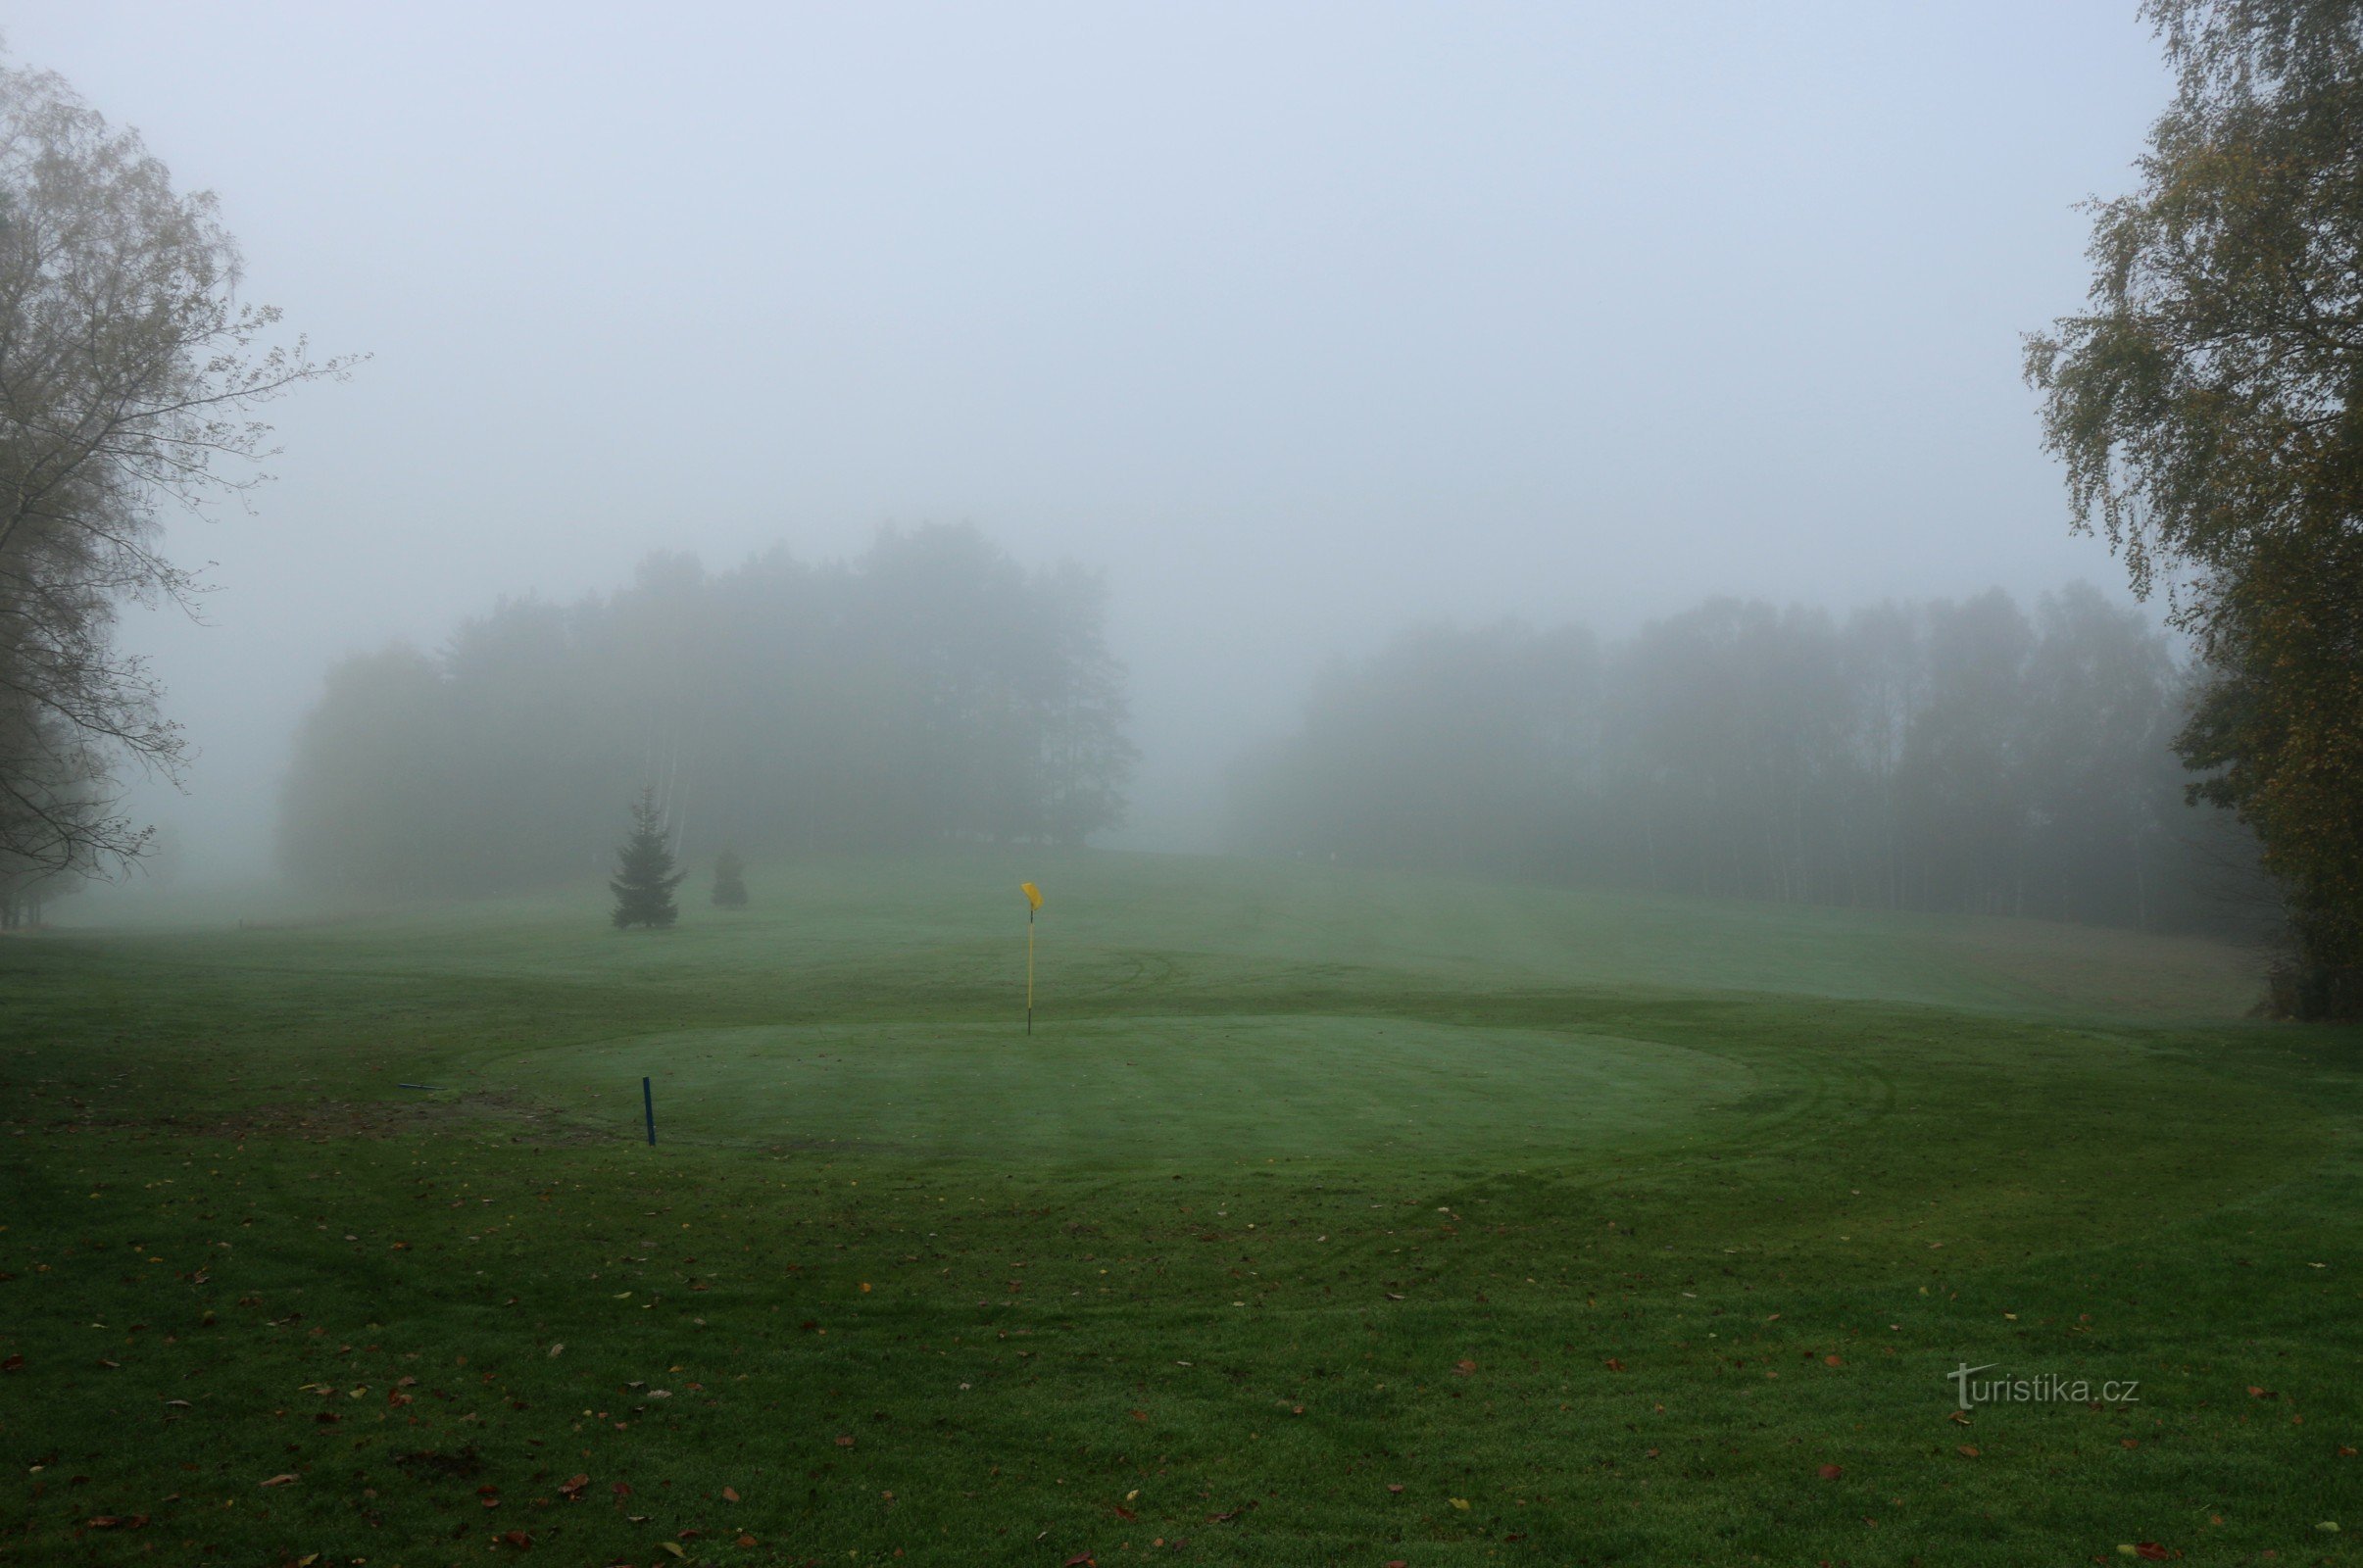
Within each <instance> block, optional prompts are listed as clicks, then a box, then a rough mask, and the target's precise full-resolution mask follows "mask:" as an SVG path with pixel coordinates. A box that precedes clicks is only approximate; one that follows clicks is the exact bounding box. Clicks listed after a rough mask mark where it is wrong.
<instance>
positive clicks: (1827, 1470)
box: [1813, 1464, 1846, 1481]
mask: <svg viewBox="0 0 2363 1568" xmlns="http://www.w3.org/2000/svg"><path fill="white" fill-rule="evenodd" d="M1813 1473H1814V1474H1815V1475H1817V1476H1819V1477H1821V1478H1822V1479H1823V1480H1824V1481H1836V1480H1837V1479H1838V1478H1839V1477H1840V1476H1843V1475H1845V1474H1846V1469H1845V1467H1844V1466H1841V1465H1835V1464H1825V1465H1823V1466H1822V1467H1821V1468H1820V1469H1819V1470H1816V1471H1814V1472H1813Z"/></svg>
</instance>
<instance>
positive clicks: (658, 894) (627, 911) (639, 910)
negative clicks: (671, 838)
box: [608, 786, 682, 931]
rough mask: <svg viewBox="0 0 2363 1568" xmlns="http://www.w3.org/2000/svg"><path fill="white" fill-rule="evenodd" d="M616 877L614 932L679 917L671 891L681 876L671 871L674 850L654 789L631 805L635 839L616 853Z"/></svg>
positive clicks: (664, 923)
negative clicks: (670, 845)
mask: <svg viewBox="0 0 2363 1568" xmlns="http://www.w3.org/2000/svg"><path fill="white" fill-rule="evenodd" d="M615 861H616V865H615V878H614V880H612V881H610V882H609V883H608V887H609V888H610V889H612V890H613V891H614V893H615V929H616V930H618V931H621V930H623V929H625V928H626V927H629V926H635V925H642V926H648V927H650V928H652V929H653V928H655V927H658V926H667V925H670V924H672V923H673V921H674V920H676V919H678V918H679V917H680V913H681V911H680V909H679V907H676V906H675V905H674V904H673V902H672V890H673V889H674V888H675V887H677V886H679V885H680V881H681V876H682V873H681V872H678V871H675V870H674V869H673V868H672V851H671V850H670V849H668V848H666V847H665V813H664V812H663V811H662V810H661V809H659V808H658V806H657V792H656V790H655V788H654V787H653V786H652V787H650V788H648V789H644V790H642V791H641V792H640V799H638V800H637V801H635V802H633V803H632V836H631V837H630V838H628V839H625V840H624V841H623V843H622V844H621V845H619V846H618V847H617V848H616V851H615Z"/></svg>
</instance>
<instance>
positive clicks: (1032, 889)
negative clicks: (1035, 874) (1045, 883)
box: [1017, 882, 1042, 909]
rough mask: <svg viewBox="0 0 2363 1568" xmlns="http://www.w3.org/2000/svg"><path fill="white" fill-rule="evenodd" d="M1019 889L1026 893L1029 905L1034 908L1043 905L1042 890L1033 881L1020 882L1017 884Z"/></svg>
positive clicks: (1027, 904)
mask: <svg viewBox="0 0 2363 1568" xmlns="http://www.w3.org/2000/svg"><path fill="white" fill-rule="evenodd" d="M1017 891H1018V892H1020V893H1022V894H1024V895H1025V902H1026V907H1029V908H1034V909H1039V908H1041V907H1042V890H1041V889H1040V888H1038V887H1036V886H1034V884H1033V883H1031V882H1020V883H1018V884H1017Z"/></svg>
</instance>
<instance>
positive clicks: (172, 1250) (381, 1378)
mask: <svg viewBox="0 0 2363 1568" xmlns="http://www.w3.org/2000/svg"><path fill="white" fill-rule="evenodd" d="M1021 877H1032V878H1034V879H1036V880H1038V881H1040V882H1041V883H1042V884H1043V885H1044V888H1045V890H1046V891H1047V893H1048V894H1049V897H1050V904H1049V906H1048V907H1047V908H1046V909H1045V911H1044V913H1043V917H1042V924H1041V926H1040V928H1039V931H1040V936H1041V944H1042V945H1041V986H1040V1002H1041V1006H1040V1009H1039V1011H1038V1014H1037V1022H1036V1027H1035V1032H1034V1033H1033V1034H1032V1035H1031V1036H1030V1037H1029V1036H1028V1035H1027V1034H1026V1033H1025V1032H1024V1028H1023V969H1022V963H1023V940H1024V921H1023V906H1022V904H1021V902H1020V901H1019V899H1018V897H1017V891H1016V884H1017V882H1018V880H1019V879H1020V878H1021ZM749 880H750V882H751V884H752V885H753V886H754V888H755V890H756V892H755V896H756V905H755V907H752V908H750V909H748V910H746V911H744V912H743V913H736V914H723V913H720V912H717V911H713V910H710V909H706V908H703V907H692V908H690V909H689V910H688V911H687V912H686V914H685V915H684V920H683V924H682V925H681V926H680V927H679V928H677V929H675V930H673V931H670V932H665V933H658V934H630V935H618V934H616V933H615V932H613V931H611V930H609V929H607V928H606V926H605V924H604V921H603V908H602V898H601V894H600V890H599V889H597V888H596V887H587V888H584V889H582V890H579V891H578V892H575V893H570V894H566V895H554V896H551V897H548V898H542V899H534V900H517V901H507V902H501V903H488V904H482V905H475V906H445V907H422V908H417V909H397V910H376V911H367V912H366V913H365V914H363V915H361V916H358V917H350V916H343V917H337V918H333V919H331V918H325V917H315V918H309V919H306V918H299V917H297V916H295V915H291V914H289V913H288V912H286V911H283V910H280V911H266V910H264V909H262V907H260V906H257V907H255V908H254V910H252V911H251V917H252V918H253V919H255V920H256V921H258V922H259V921H260V920H261V919H262V918H263V917H264V915H265V914H267V913H268V914H270V915H271V925H270V927H269V928H249V929H238V928H237V927H236V924H235V922H236V921H237V920H238V919H239V918H240V917H241V916H247V915H249V914H250V911H249V910H247V909H242V908H236V907H216V908H214V909H212V910H209V911H208V915H209V919H210V924H207V925H202V926H199V925H182V926H167V925H158V926H155V927H153V928H150V929H143V930H120V931H100V930H89V931H84V932H78V933H77V932H65V931H61V932H51V933H45V934H40V935H35V936H28V937H25V938H23V939H12V940H10V941H7V942H6V943H4V944H0V992H4V995H5V1004H6V1010H5V1012H4V1013H0V1018H4V1019H5V1023H4V1024H0V1030H4V1031H5V1032H4V1033H0V1085H4V1086H5V1088H6V1091H7V1096H8V1099H7V1107H8V1108H7V1112H6V1118H7V1119H6V1125H5V1127H4V1128H0V1179H4V1180H5V1184H6V1186H5V1191H4V1192H0V1197H4V1198H5V1214H4V1215H0V1222H4V1227H5V1228H0V1363H5V1365H6V1366H7V1368H8V1370H6V1371H5V1372H0V1444H4V1445H5V1451H6V1453H7V1455H8V1456H9V1457H10V1459H11V1461H12V1462H13V1463H15V1464H16V1465H17V1467H18V1468H17V1471H16V1472H15V1474H14V1477H13V1478H12V1479H10V1480H9V1481H7V1482H6V1483H5V1484H4V1485H0V1560H23V1561H25V1562H34V1561H40V1562H53V1561H95V1562H108V1563H113V1562H123V1563H128V1562H173V1563H179V1562H188V1563H222V1564H232V1563H234V1564H274V1565H275V1564H280V1563H296V1562H304V1561H306V1560H307V1559H311V1561H312V1563H313V1568H327V1565H331V1564H337V1565H349V1564H354V1563H356V1562H359V1561H363V1560H366V1562H367V1564H369V1565H373V1568H387V1565H394V1564H400V1565H406V1568H420V1565H424V1564H436V1563H463V1562H467V1563H475V1562H486V1561H496V1560H501V1559H503V1558H505V1557H508V1556H513V1555H517V1554H519V1553H529V1554H530V1560H533V1561H548V1562H564V1563H584V1564H609V1563H630V1564H634V1565H638V1568H646V1565H648V1564H670V1563H676V1562H683V1561H695V1562H706V1563H714V1564H734V1563H745V1564H784V1563H808V1562H810V1563H832V1562H833V1563H854V1562H867V1561H872V1560H877V1559H884V1560H887V1561H894V1560H896V1559H897V1558H898V1557H899V1558H900V1560H902V1561H905V1562H934V1563H972V1562H1007V1563H1027V1564H1037V1563H1039V1564H1050V1565H1063V1564H1067V1563H1069V1562H1073V1561H1075V1560H1077V1559H1079V1558H1089V1559H1090V1560H1092V1561H1095V1562H1097V1563H1099V1564H1103V1565H1106V1564H1112V1563H1120V1562H1124V1561H1127V1560H1131V1559H1134V1558H1139V1559H1142V1560H1145V1561H1162V1560H1166V1559H1168V1558H1169V1559H1171V1560H1175V1561H1180V1562H1193V1561H1195V1562H1224V1563H1248V1564H1262V1563H1276V1564H1295V1563H1304V1564H1313V1563H1324V1564H1325V1563H1363V1564H1369V1565H1371V1568H1379V1565H1383V1564H1386V1563H1389V1562H1393V1561H1397V1560H1401V1561H1403V1562H1404V1563H1407V1564H1414V1565H1417V1564H1444V1563H1470V1564H1475V1563H1484V1562H1496V1561H1499V1562H1502V1563H1516V1562H1534V1563H1553V1564H1556V1563H1575V1562H1590V1563H1607V1562H1617V1563H1657V1562H1668V1563H1710V1562H1742V1563H1747V1562H1762V1563H1780V1564H1792V1563H1797V1564H1810V1563H1817V1562H1822V1561H1829V1562H1833V1563H1835V1562H1850V1563H1854V1564H1872V1563H1886V1562H1895V1563H1908V1562H1912V1561H1915V1560H1917V1561H1921V1562H1925V1563H1930V1564H1937V1563H1979V1564H1987V1563H1996V1564H2008V1563H2062V1562H2085V1561H2091V1560H2092V1559H2094V1558H2098V1559H2100V1560H2103V1561H2112V1562H2113V1561H2120V1560H2126V1561H2139V1560H2143V1554H2144V1544H2155V1549H2156V1550H2157V1551H2163V1552H2167V1553H2179V1554H2180V1555H2181V1557H2182V1559H2183V1560H2186V1561H2191V1562H2227V1563H2229V1562H2252V1561H2262V1560H2266V1559H2265V1558H2264V1555H2263V1554H2264V1553H2266V1552H2272V1553H2275V1554H2276V1556H2275V1558H2274V1559H2273V1560H2276V1561H2280V1562H2305V1563H2311V1562H2323V1561H2327V1562H2340V1561H2346V1560H2349V1557H2350V1555H2351V1554H2350V1552H2349V1549H2348V1547H2347V1545H2346V1542H2347V1541H2348V1540H2349V1539H2351V1538H2352V1536H2353V1535H2354V1534H2355V1533H2357V1532H2363V1458H2358V1457H2356V1456H2355V1453H2354V1450H2355V1449H2356V1448H2358V1447H2363V1392H2359V1391H2358V1388H2357V1386H2356V1380H2355V1378H2354V1376H2353V1368H2354V1366H2355V1365H2356V1364H2357V1359H2358V1356H2359V1355H2363V1310H2359V1308H2363V1288H2359V1286H2358V1282H2357V1280H2356V1278H2355V1275H2354V1270H2355V1269H2356V1267H2357V1266H2358V1262H2357V1243H2358V1242H2359V1241H2363V1208H2359V1202H2363V1181H2359V1180H2358V1175H2359V1167H2358V1164H2357V1160H2356V1151H2357V1149H2358V1148H2359V1147H2363V1142H2359V1140H2358V1134H2359V1133H2363V1117H2359V1115H2358V1110H2359V1101H2358V1097H2357V1093H2356V1090H2357V1086H2358V1075H2357V1071H2356V1067H2357V1052H2358V1047H2359V1046H2363V1040H2359V1039H2358V1037H2357V1035H2356V1033H2355V1032H2354V1031H2338V1030H2329V1029H2303V1030H2300V1029H2294V1028H2289V1027H2285V1026H2270V1025H2264V1024H2258V1023H2253V1022H2249V1021H2245V1020H2244V1019H2243V1018H2242V1017H2241V1016H2240V1014H2241V1013H2242V1012H2243V1011H2244V1009H2245V1007H2246V1005H2248V1003H2249V1002H2250V1001H2251V1000H2252V996H2253V991H2254V987H2255V983H2256V980H2255V960H2254V958H2253V956H2249V955H2244V954H2241V953H2238V952H2235V951H2233V950H2229V949H2225V948H2221V947H2218V946H2215V945H2212V944H2207V943H2203V942H2197V941H2191V940H2184V939H2151V938H2144V937H2141V936H2138V935H2135V934H2130V933H2124V932H2107V931H2097V930H2090V929H2085V928H2077V927H2067V926H2056V925H2045V924H2042V923H2038V922H2010V921H1999V920H1969V919H1960V920H1954V919H1944V918H1936V917H1928V916H1895V917H1881V916H1875V915H1871V914H1867V913H1863V912H1860V911H1834V910H1811V909H1796V908H1779V909H1775V908H1771V907H1756V906H1744V905H1733V904H1717V903H1710V902H1705V901H1685V900H1680V899H1669V898H1649V899H1641V898H1624V897H1618V896H1615V895H1610V894H1602V893H1580V894H1578V893H1554V892H1546V891H1538V890H1532V889H1513V888H1500V887H1492V886H1486V885H1480V884H1473V883H1452V882H1435V881H1420V880H1415V879H1410V878H1400V877H1390V876H1383V875H1371V874H1360V873H1348V872H1342V871H1337V870H1333V869H1329V868H1325V867H1313V866H1292V865H1245V864H1241V863H1237V862H1228V861H1220V860H1197V859H1186V858H1150V857H1131V856H1116V855H1088V856H1058V857H1051V856H1040V857H1030V858H1015V857H999V856H987V855H977V856H971V857H962V858H942V859H932V860H917V859H914V860H903V861H890V862H875V863H853V862H849V863H840V864H808V865H795V866H790V865H779V866H768V867H766V866H761V865H759V866H757V867H755V868H753V870H752V871H751V873H750V879H749ZM643 1075H646V1076H647V1077H649V1078H650V1079H651V1080H652V1081H653V1083H654V1085H655V1102H656V1108H657V1118H658V1131H659V1135H660V1142H659V1143H658V1145H657V1146H656V1147H655V1148H653V1149H652V1148H650V1147H648V1145H647V1144H646V1143H645V1142H644V1135H643V1133H642V1125H641V1090H640V1080H641V1078H642V1076H643ZM406 1083H408V1084H424V1085H430V1086H433V1087H431V1088H427V1089H409V1088H402V1087H399V1086H400V1085H403V1084H406ZM20 1358H21V1359H20ZM1963 1365H1967V1366H1972V1367H1979V1366H1989V1367H1991V1368H1992V1370H1990V1371H1988V1372H1985V1373H1982V1374H1980V1375H1981V1377H1983V1378H1988V1379H1991V1378H1996V1377H2011V1378H2019V1379H2035V1378H2038V1377H2053V1378H2058V1379H2062V1380H2065V1381H2070V1382H2073V1381H2076V1380H2083V1381H2085V1382H2087V1383H2089V1384H2090V1385H2092V1390H2093V1391H2094V1392H2092V1394H2091V1395H2090V1397H2083V1398H2062V1399H2054V1400H2043V1401H2034V1400H2028V1401H2010V1402H1996V1403H1987V1404H1983V1405H1980V1406H1979V1407H1977V1408H1975V1409H1974V1410H1971V1411H1967V1412H1963V1411H1961V1410H1959V1409H1958V1408H1957V1405H1956V1398H1955V1386H1954V1383H1953V1382H1952V1381H1950V1380H1949V1379H1948V1377H1947V1374H1949V1373H1951V1372H1953V1371H1955V1370H1956V1369H1957V1368H1958V1367H1960V1366H1963ZM2128 1384H2130V1385H2134V1386H2135V1387H2134V1388H2133V1389H2132V1390H2131V1391H2130V1392H2129V1391H2126V1390H2124V1389H2122V1388H2120V1389H2119V1390H2118V1393H2119V1394H2120V1395H2121V1396H2123V1397H2114V1398H2104V1397H2100V1395H2099V1393H2098V1392H2097V1391H2098V1390H2099V1389H2100V1388H2101V1387H2102V1386H2104V1385H2128ZM1956 1417H1958V1418H1959V1419H1956ZM283 1478H285V1479H283ZM2333 1526H2336V1527H2337V1528H2331V1527H2333ZM2121 1548H2123V1549H2121ZM313 1554H318V1555H317V1557H314V1556H313Z"/></svg>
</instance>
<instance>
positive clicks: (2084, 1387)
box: [1945, 1361, 2141, 1410]
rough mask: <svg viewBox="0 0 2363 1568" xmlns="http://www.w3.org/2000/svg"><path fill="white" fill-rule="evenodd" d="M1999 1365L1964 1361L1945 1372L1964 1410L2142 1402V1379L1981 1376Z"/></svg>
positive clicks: (2048, 1373) (2054, 1373) (2054, 1374)
mask: <svg viewBox="0 0 2363 1568" xmlns="http://www.w3.org/2000/svg"><path fill="white" fill-rule="evenodd" d="M2000 1364H2001V1363H2000V1362H1998V1361H1989V1362H1987V1363H1986V1364H1985V1365H1984V1366H1971V1365H1970V1364H1969V1363H1968V1362H1966V1361H1964V1362H1962V1363H1961V1364H1960V1366H1959V1367H1957V1368H1956V1369H1954V1370H1953V1371H1950V1372H1947V1373H1945V1377H1947V1378H1949V1379H1950V1380H1951V1381H1952V1387H1953V1397H1955V1398H1956V1399H1958V1400H1959V1401H1960V1404H1961V1408H1962V1409H1964V1410H1966V1409H1968V1408H1969V1407H1970V1406H1972V1405H1978V1404H2091V1403H2092V1401H2094V1400H2095V1399H2096V1400H2098V1401H2099V1402H2101V1403H2102V1404H2139V1403H2141V1379H2140V1378H2128V1379H2125V1380H2124V1381H2122V1382H2118V1381H2110V1382H2107V1383H2092V1382H2089V1381H2087V1380H2086V1379H2083V1378H2065V1377H2061V1376H2060V1375H2059V1374H2058V1373H2056V1372H2038V1373H2036V1374H2035V1375H2034V1376H2033V1377H2029V1378H2013V1377H1998V1378H1985V1379H1980V1378H1979V1377H1978V1374H1979V1373H1980V1372H1991V1371H1993V1370H1994V1368H1995V1367H1997V1366H1999V1365H2000Z"/></svg>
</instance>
